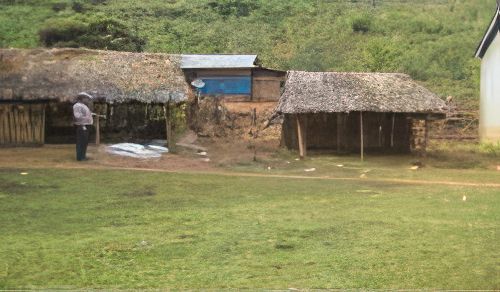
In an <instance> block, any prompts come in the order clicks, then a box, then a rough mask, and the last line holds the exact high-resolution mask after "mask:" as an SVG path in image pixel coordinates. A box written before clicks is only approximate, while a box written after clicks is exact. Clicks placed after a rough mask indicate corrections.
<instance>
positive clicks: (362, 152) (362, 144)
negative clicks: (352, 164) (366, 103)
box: [359, 112, 364, 161]
mask: <svg viewBox="0 0 500 292" xmlns="http://www.w3.org/2000/svg"><path fill="white" fill-rule="evenodd" d="M359 119H360V127H361V161H363V155H364V141H363V112H359Z"/></svg>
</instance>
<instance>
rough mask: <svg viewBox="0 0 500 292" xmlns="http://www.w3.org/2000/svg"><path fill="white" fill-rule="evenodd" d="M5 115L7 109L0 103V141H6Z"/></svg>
mask: <svg viewBox="0 0 500 292" xmlns="http://www.w3.org/2000/svg"><path fill="white" fill-rule="evenodd" d="M6 115H7V109H6V107H4V106H1V105H0V120H1V121H0V143H2V144H3V143H6V142H7V139H6V137H5V136H6V135H5V131H4V129H5V116H6Z"/></svg>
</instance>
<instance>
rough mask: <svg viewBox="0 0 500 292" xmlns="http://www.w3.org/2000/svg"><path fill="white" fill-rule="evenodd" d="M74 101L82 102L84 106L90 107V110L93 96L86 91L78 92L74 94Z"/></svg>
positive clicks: (92, 104)
mask: <svg viewBox="0 0 500 292" xmlns="http://www.w3.org/2000/svg"><path fill="white" fill-rule="evenodd" d="M76 101H77V102H82V103H84V104H85V105H86V106H88V107H89V108H90V110H93V106H94V98H93V97H92V95H90V94H88V93H86V92H80V93H78V95H77V96H76Z"/></svg>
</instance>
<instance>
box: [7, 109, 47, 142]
mask: <svg viewBox="0 0 500 292" xmlns="http://www.w3.org/2000/svg"><path fill="white" fill-rule="evenodd" d="M45 106H46V103H26V102H23V103H17V102H8V103H0V145H4V146H9V145H23V144H26V145H38V144H39V145H42V144H44V143H45Z"/></svg>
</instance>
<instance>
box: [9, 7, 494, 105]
mask: <svg viewBox="0 0 500 292" xmlns="http://www.w3.org/2000/svg"><path fill="white" fill-rule="evenodd" d="M76 3H79V5H80V7H75V4H76ZM495 4H496V3H495V1H493V0H461V1H458V0H418V1H417V0H414V1H407V0H377V1H373V0H336V1H331V0H308V1H306V0H291V1H271V0H254V1H250V0H221V1H214V0H191V1H188V0H168V1H163V0H148V1H146V0H137V1H136V0H121V1H117V0H57V1H55V0H46V1H33V0H0V8H1V9H0V25H1V26H2V28H3V29H2V30H1V31H0V47H20V48H30V47H36V46H39V45H40V44H42V45H46V46H55V45H57V46H61V45H71V46H85V47H96V48H108V49H113V50H115V49H116V50H127V51H138V50H144V51H148V52H164V53H177V54H179V53H185V54H189V53H197V54H216V53H223V54H258V55H259V60H260V63H261V64H263V65H264V66H266V67H270V68H276V69H282V70H288V69H296V70H310V71H325V70H329V71H365V72H368V71H380V72H401V73H408V74H410V75H411V76H412V77H413V78H414V79H416V80H419V81H421V82H424V83H425V85H426V86H429V87H430V89H432V90H434V91H436V92H438V93H439V94H441V95H443V96H447V95H453V96H454V97H455V98H454V100H455V101H459V102H462V105H463V106H464V107H470V108H477V107H478V99H479V87H478V82H477V80H478V79H477V78H478V76H479V61H477V60H473V59H472V56H473V54H474V50H475V49H476V47H477V44H478V43H479V41H480V40H481V38H482V36H483V34H484V32H485V31H486V28H487V27H488V25H489V22H490V21H491V17H492V16H493V13H494V9H495ZM78 15H80V17H78ZM118 19H120V21H118ZM37 27H42V30H40V32H41V35H43V37H41V38H40V37H39V36H38V31H37V29H36V28H37ZM81 33H83V35H82V36H80V34H81ZM53 39H54V40H55V41H53ZM45 40H48V42H46V41H45Z"/></svg>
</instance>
